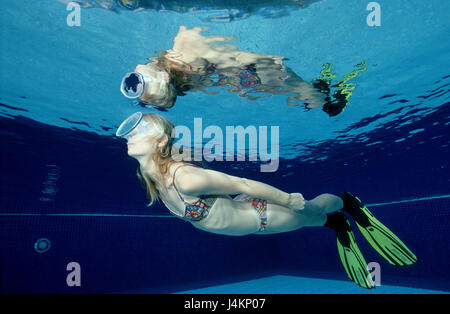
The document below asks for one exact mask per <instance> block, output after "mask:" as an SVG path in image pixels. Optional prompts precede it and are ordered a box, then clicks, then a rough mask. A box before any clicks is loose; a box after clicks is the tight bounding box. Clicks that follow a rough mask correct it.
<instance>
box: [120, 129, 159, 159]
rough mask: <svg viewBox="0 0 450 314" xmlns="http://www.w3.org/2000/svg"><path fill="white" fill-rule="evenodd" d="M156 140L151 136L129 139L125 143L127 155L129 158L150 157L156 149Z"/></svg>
mask: <svg viewBox="0 0 450 314" xmlns="http://www.w3.org/2000/svg"><path fill="white" fill-rule="evenodd" d="M157 144H158V143H157V140H156V137H155V136H154V135H153V134H150V135H146V136H138V137H135V138H133V137H132V138H130V140H129V141H128V143H127V149H128V151H127V152H128V155H129V156H131V157H138V156H146V155H147V156H151V155H152V154H153V153H154V152H155V151H156V149H157Z"/></svg>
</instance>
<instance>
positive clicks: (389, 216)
mask: <svg viewBox="0 0 450 314" xmlns="http://www.w3.org/2000/svg"><path fill="white" fill-rule="evenodd" d="M378 2H379V3H380V5H381V7H382V25H381V26H380V27H369V26H367V24H366V16H367V14H368V11H366V5H367V3H368V2H367V1H356V0H354V1H343V0H341V1H339V0H336V1H320V2H317V3H314V4H312V5H311V6H309V7H307V8H305V9H302V10H291V11H290V12H289V14H288V15H286V16H283V17H280V18H275V19H268V18H266V17H264V16H262V15H258V14H254V15H251V16H249V17H248V18H246V19H242V20H237V21H232V22H231V23H211V22H206V21H205V20H204V19H202V18H201V16H199V15H198V14H187V13H185V14H180V13H175V12H155V11H149V10H147V11H146V10H144V11H141V12H131V11H120V12H119V13H117V12H112V11H107V10H102V9H98V8H91V9H83V10H82V17H81V26H80V27H68V26H67V24H66V17H67V14H68V13H69V12H68V11H66V7H65V5H64V4H62V3H59V2H57V1H31V0H23V1H2V2H1V3H0V7H1V10H0V16H1V19H0V25H1V28H0V31H1V47H0V48H1V51H2V53H1V54H0V57H1V59H0V68H1V70H0V75H1V77H0V103H1V104H0V125H1V127H0V130H1V131H0V136H1V137H0V145H1V154H0V156H1V157H0V158H1V159H0V167H1V168H0V169H1V173H2V175H1V176H0V204H1V206H0V213H1V216H0V243H1V244H0V250H1V252H0V253H1V255H0V257H1V261H0V262H1V264H0V267H1V279H0V280H1V286H0V288H1V291H2V292H12V293H23V292H27V293H47V292H53V293H54V292H63V293H79V292H121V291H132V290H139V289H146V291H148V292H176V291H184V290H187V289H195V288H201V287H206V286H211V285H217V284H222V283H227V282H235V281H238V280H246V279H254V278H261V277H265V276H272V275H295V276H304V277H317V278H325V279H335V280H347V279H346V275H345V273H344V271H343V268H342V266H341V265H340V261H339V257H338V255H337V252H336V243H335V237H334V234H333V232H332V231H330V230H326V229H324V228H303V229H301V230H298V231H295V232H292V233H286V234H280V235H274V236H254V235H253V236H246V237H227V236H222V235H214V234H209V233H206V232H202V231H199V230H196V229H194V227H192V226H191V225H190V224H188V223H185V222H183V221H180V220H177V219H175V218H170V217H167V216H168V212H167V210H166V209H165V208H164V207H163V206H161V205H159V204H158V205H156V206H154V207H151V208H147V207H146V206H145V204H146V201H147V200H146V198H145V192H144V191H143V190H142V189H141V187H140V184H139V182H138V180H137V178H136V175H135V172H136V168H137V163H136V161H135V160H133V159H131V158H129V157H128V156H127V155H126V148H125V147H124V144H123V142H121V141H119V140H118V139H117V138H114V137H113V136H112V135H113V134H114V132H115V129H116V128H117V126H118V125H119V124H120V122H121V121H122V120H123V119H124V118H125V117H127V116H128V115H129V114H131V113H133V112H135V111H137V110H140V109H142V108H137V107H134V106H133V105H132V104H131V103H130V102H129V101H128V100H127V99H125V98H124V97H123V96H122V95H121V93H120V91H119V88H118V87H119V83H120V79H121V77H122V75H123V74H124V73H125V72H128V71H131V70H133V69H134V66H135V65H136V64H138V63H145V61H146V58H148V57H150V56H153V55H155V52H156V51H159V50H162V49H168V48H170V47H171V44H172V42H171V41H172V38H173V37H174V36H175V35H176V33H177V30H178V28H179V26H180V25H185V26H187V27H193V26H208V27H210V30H209V31H208V32H207V34H218V35H225V36H228V35H233V36H235V37H236V38H237V41H236V44H237V45H238V46H239V48H240V49H241V50H248V51H252V52H257V53H263V54H266V53H270V54H273V55H282V56H285V57H287V58H288V60H287V61H286V64H287V65H288V66H289V67H290V68H291V69H293V70H294V71H295V72H296V73H298V74H299V75H300V76H301V77H302V78H303V79H305V80H307V81H310V80H312V79H313V78H315V77H318V76H319V72H320V70H321V68H322V65H323V64H324V63H326V62H329V63H331V64H332V65H333V69H334V70H335V72H336V73H337V74H338V78H342V76H343V75H344V74H346V73H349V72H350V71H352V70H353V66H354V65H356V64H357V63H359V62H361V61H363V60H366V62H367V68H368V70H367V71H365V72H362V73H360V75H359V76H358V77H357V78H355V79H354V82H355V83H356V84H357V87H356V89H355V91H354V93H353V96H352V98H351V100H350V104H349V106H348V108H346V109H345V111H344V113H342V114H341V115H339V116H337V117H333V118H330V117H328V116H327V115H326V114H325V113H324V112H323V111H321V110H320V109H315V110H311V111H305V110H304V108H303V107H301V106H298V107H289V106H287V105H286V103H285V101H284V98H283V97H281V96H277V97H270V98H264V99H262V100H259V101H255V102H251V101H248V100H247V99H241V98H239V97H237V96H236V95H234V94H230V93H227V92H225V91H221V92H220V93H219V94H218V95H204V94H200V93H197V94H189V95H187V96H185V97H180V98H179V99H178V101H177V103H176V105H175V106H174V107H173V108H171V109H169V110H168V111H166V112H163V113H162V114H163V115H164V116H165V117H166V118H168V119H170V120H171V121H173V122H174V123H175V124H183V125H187V126H189V127H192V126H193V119H194V118H195V117H201V118H202V119H203V124H204V125H218V126H220V127H222V128H223V129H225V126H227V125H243V126H244V127H245V126H249V125H255V126H259V125H266V126H279V127H280V166H279V169H278V170H277V171H276V172H275V173H261V172H260V171H259V169H260V168H259V166H260V164H259V163H258V162H246V163H243V162H222V163H219V162H216V163H212V164H211V166H212V167H213V168H214V169H217V170H221V171H224V172H227V173H229V174H231V175H237V176H243V177H247V178H252V179H255V180H259V181H262V182H266V183H269V184H271V185H273V186H276V187H278V188H280V189H282V190H284V191H287V192H300V193H302V194H303V195H304V196H305V198H306V199H311V198H314V197H315V196H317V195H319V194H321V193H333V194H339V193H341V192H342V191H343V190H349V191H352V192H353V193H355V194H356V195H358V196H359V197H360V198H361V199H362V200H363V201H364V202H365V203H367V204H373V205H374V206H373V207H371V208H372V209H373V212H374V213H375V214H376V216H377V217H378V218H379V219H380V220H381V221H383V222H384V223H385V224H386V225H388V226H389V227H390V228H391V229H392V230H393V231H394V232H395V233H396V234H398V235H399V237H400V238H401V239H402V240H404V242H405V243H406V244H407V245H408V246H409V247H410V248H411V249H412V250H413V251H414V252H415V253H416V255H417V256H418V257H419V259H420V262H419V264H417V265H415V266H413V267H407V268H395V267H393V266H391V265H389V264H388V263H386V262H384V261H383V260H381V258H380V257H379V256H377V255H376V254H375V252H373V250H372V249H371V248H370V246H369V245H368V244H367V243H366V242H365V241H364V239H363V238H362V237H361V236H360V235H359V234H356V236H357V240H358V243H359V244H360V248H361V250H362V251H363V253H364V255H365V257H366V260H367V261H377V262H379V263H380V265H381V267H382V274H383V277H382V278H383V283H384V284H393V285H400V286H408V287H417V288H423V289H440V290H447V291H450V284H449V282H450V275H449V273H448V271H447V267H448V261H449V260H450V259H449V257H450V254H449V242H450V241H449V240H450V237H449V235H448V229H449V214H448V208H449V204H450V199H449V195H450V188H449V186H450V171H449V162H448V160H449V158H448V156H449V153H448V152H449V149H448V148H449V147H448V145H449V135H448V134H449V123H450V122H449V121H450V119H449V118H450V106H449V101H448V99H449V94H448V90H449V88H448V86H449V82H450V76H449V75H450V73H449V68H450V67H449V63H450V62H449V60H450V49H449V48H450V44H449V41H448V34H449V31H450V23H449V22H448V12H449V9H450V3H449V2H448V1H438V0H432V1H426V2H425V1H418V0H414V1H408V2H405V1H378ZM143 110H144V111H145V112H156V113H161V112H159V111H155V110H153V109H143ZM405 200H406V201H408V200H409V201H408V202H402V203H399V201H405ZM49 214H51V215H49ZM159 216H162V217H159ZM39 238H48V239H50V241H51V243H52V247H51V249H50V250H49V251H48V252H46V253H42V254H39V253H37V252H36V251H35V250H34V247H33V246H34V244H35V242H36V240H37V239H39ZM72 261H76V262H78V263H79V264H80V265H81V267H82V274H83V275H82V276H83V277H82V278H83V279H82V280H83V282H82V286H81V287H68V286H67V284H66V276H67V273H68V272H67V270H66V265H67V264H68V263H69V262H72ZM267 292H268V293H269V292H270V290H268V291H267Z"/></svg>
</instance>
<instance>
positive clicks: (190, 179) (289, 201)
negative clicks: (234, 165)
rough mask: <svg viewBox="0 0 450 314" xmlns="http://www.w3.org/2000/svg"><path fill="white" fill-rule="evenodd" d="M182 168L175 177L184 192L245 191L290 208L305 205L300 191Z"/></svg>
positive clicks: (213, 172) (211, 171)
mask: <svg viewBox="0 0 450 314" xmlns="http://www.w3.org/2000/svg"><path fill="white" fill-rule="evenodd" d="M180 170H181V169H180ZM182 170H183V171H180V172H179V174H178V175H177V177H176V178H175V184H176V186H177V188H178V189H179V190H180V192H182V193H184V194H188V195H193V196H194V195H195V196H199V195H203V194H205V195H211V194H212V195H214V194H215V195H227V194H239V193H244V194H247V195H251V196H253V197H256V198H262V199H265V200H267V201H269V202H271V203H274V204H277V205H281V206H285V207H289V208H296V209H303V207H304V199H303V196H302V195H301V194H300V193H293V194H289V193H286V192H283V191H281V190H279V189H277V188H275V187H273V186H270V185H268V184H265V183H262V182H258V181H255V180H250V179H246V178H241V177H235V176H231V175H227V174H225V173H223V172H219V171H215V170H209V169H202V168H196V167H183V168H182ZM302 204H303V206H302Z"/></svg>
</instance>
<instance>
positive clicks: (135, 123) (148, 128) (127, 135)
mask: <svg viewBox="0 0 450 314" xmlns="http://www.w3.org/2000/svg"><path fill="white" fill-rule="evenodd" d="M151 133H153V134H155V135H157V136H158V137H159V136H161V135H162V134H163V133H164V132H163V131H162V130H161V129H159V128H157V127H155V126H152V125H151V124H150V123H149V122H147V121H146V120H145V119H144V115H143V114H142V112H135V113H133V114H132V115H131V116H129V117H128V118H126V119H125V120H124V121H123V122H122V124H120V126H119V128H118V129H117V132H116V136H118V137H122V138H124V139H126V140H127V141H128V142H129V141H130V139H131V138H133V139H136V138H138V137H142V136H145V135H149V134H151Z"/></svg>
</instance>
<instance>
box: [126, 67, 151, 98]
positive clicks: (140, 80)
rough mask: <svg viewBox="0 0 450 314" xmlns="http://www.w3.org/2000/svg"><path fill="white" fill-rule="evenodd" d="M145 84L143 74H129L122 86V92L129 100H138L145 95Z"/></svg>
mask: <svg viewBox="0 0 450 314" xmlns="http://www.w3.org/2000/svg"><path fill="white" fill-rule="evenodd" d="M144 82H145V81H144V77H143V75H142V74H141V73H138V72H130V73H127V74H126V75H125V76H124V77H123V79H122V82H121V84H120V91H121V92H122V94H123V95H124V96H125V97H127V98H138V97H140V96H141V95H142V94H143V93H144Z"/></svg>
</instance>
